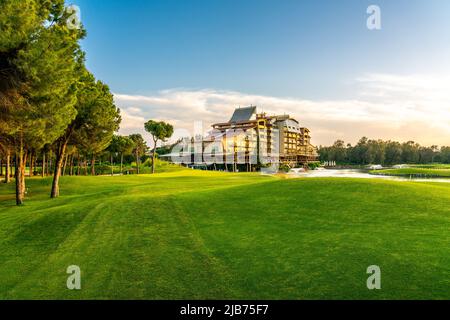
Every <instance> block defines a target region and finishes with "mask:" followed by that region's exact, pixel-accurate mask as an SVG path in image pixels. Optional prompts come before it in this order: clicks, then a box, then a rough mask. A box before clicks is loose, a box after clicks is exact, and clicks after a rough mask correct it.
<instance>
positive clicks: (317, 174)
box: [286, 168, 450, 183]
mask: <svg viewBox="0 0 450 320" xmlns="http://www.w3.org/2000/svg"><path fill="white" fill-rule="evenodd" d="M286 175H287V176H288V177H290V178H362V179H384V180H396V181H424V182H443V183H450V179H446V178H407V177H393V176H381V175H372V174H369V173H368V172H367V170H361V169H324V168H319V169H317V170H310V171H307V172H299V173H287V174H286Z"/></svg>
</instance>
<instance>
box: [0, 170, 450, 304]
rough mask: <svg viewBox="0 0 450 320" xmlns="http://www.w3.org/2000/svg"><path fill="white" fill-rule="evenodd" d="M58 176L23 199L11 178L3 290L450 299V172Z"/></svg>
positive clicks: (33, 186) (1, 221)
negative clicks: (424, 178)
mask: <svg viewBox="0 0 450 320" xmlns="http://www.w3.org/2000/svg"><path fill="white" fill-rule="evenodd" d="M51 182H52V181H51V178H50V177H49V178H45V179H41V178H30V179H29V180H27V190H26V199H27V201H26V202H25V205H23V206H15V205H14V204H15V203H14V185H13V184H9V185H4V184H2V185H0V248H1V250H0V299H449V298H450V289H449V288H450V233H449V230H450V184H448V183H433V182H409V181H389V180H377V179H373V180H372V179H347V178H309V179H303V178H297V179H295V178H294V179H286V178H284V177H282V176H264V175H260V174H257V173H221V172H205V171H194V170H187V169H180V170H172V172H165V173H158V174H155V175H130V176H97V177H92V176H86V177H84V176H71V177H69V176H64V177H61V182H60V184H61V195H60V197H59V198H57V199H50V198H48V190H49V189H50V187H51ZM70 265H77V266H79V267H80V269H81V286H82V287H81V290H73V291H72V290H68V289H67V287H66V280H67V277H68V276H69V275H68V274H67V273H66V269H67V267H68V266H70ZM371 265H377V266H379V267H380V268H381V283H382V289H381V290H368V289H367V286H366V280H367V278H368V276H369V275H368V274H367V273H366V270H367V267H368V266H371Z"/></svg>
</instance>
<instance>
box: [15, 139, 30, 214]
mask: <svg viewBox="0 0 450 320" xmlns="http://www.w3.org/2000/svg"><path fill="white" fill-rule="evenodd" d="M18 144H19V150H18V151H17V152H16V170H15V171H16V204H17V205H18V206H20V205H22V204H23V202H24V199H25V167H26V163H27V155H26V152H25V150H24V145H23V133H22V132H21V133H20V138H19V143H18Z"/></svg>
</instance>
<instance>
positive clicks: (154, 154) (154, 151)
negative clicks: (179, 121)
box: [152, 140, 158, 174]
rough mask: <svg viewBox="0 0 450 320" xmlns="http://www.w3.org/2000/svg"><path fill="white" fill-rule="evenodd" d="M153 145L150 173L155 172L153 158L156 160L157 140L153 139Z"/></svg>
mask: <svg viewBox="0 0 450 320" xmlns="http://www.w3.org/2000/svg"><path fill="white" fill-rule="evenodd" d="M154 143H155V146H154V147H153V159H152V174H154V173H155V160H156V144H157V143H158V140H154Z"/></svg>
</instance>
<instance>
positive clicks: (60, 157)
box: [50, 140, 67, 198]
mask: <svg viewBox="0 0 450 320" xmlns="http://www.w3.org/2000/svg"><path fill="white" fill-rule="evenodd" d="M66 147H67V140H62V141H60V142H59V143H58V151H57V154H56V162H55V171H54V174H53V183H52V191H51V193H50V197H51V198H57V197H59V178H60V177H61V169H62V166H63V161H64V156H65V153H66Z"/></svg>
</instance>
